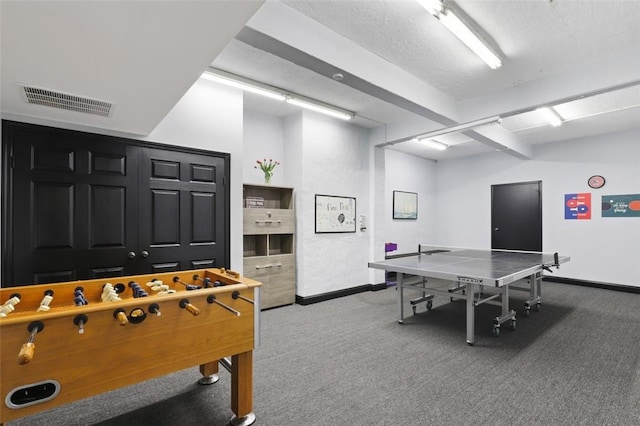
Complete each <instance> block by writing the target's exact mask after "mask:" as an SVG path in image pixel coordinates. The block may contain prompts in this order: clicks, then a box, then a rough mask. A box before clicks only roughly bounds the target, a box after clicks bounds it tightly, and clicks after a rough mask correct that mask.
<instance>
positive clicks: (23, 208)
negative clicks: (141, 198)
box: [4, 125, 138, 285]
mask: <svg viewBox="0 0 640 426" xmlns="http://www.w3.org/2000/svg"><path fill="white" fill-rule="evenodd" d="M4 130H5V131H7V130H8V131H9V132H10V133H11V135H10V137H11V140H13V141H15V143H13V144H12V146H11V148H12V152H11V158H12V167H11V169H12V171H13V174H12V178H11V180H12V188H11V191H10V192H11V196H10V198H9V202H10V203H11V206H10V211H11V218H12V221H11V223H12V226H11V229H10V230H9V232H10V233H11V234H10V241H11V245H10V246H9V247H7V251H8V252H9V253H10V256H11V258H12V262H11V264H12V265H11V268H10V269H11V271H10V272H11V273H12V276H10V277H9V278H8V282H10V283H13V284H14V285H22V284H32V283H46V282H57V281H70V280H75V279H85V278H100V277H106V276H116V275H129V274H132V273H135V272H136V270H137V264H136V259H135V258H133V259H132V258H130V257H129V256H128V254H129V253H130V252H131V251H132V250H135V248H136V245H137V235H136V232H137V230H136V224H135V223H136V221H135V219H136V211H137V207H136V202H137V188H138V181H137V169H136V163H137V155H138V151H137V149H132V148H131V147H128V146H126V145H124V144H120V143H109V141H105V140H104V138H103V137H99V136H96V135H90V134H81V133H79V132H70V131H65V130H59V129H51V128H47V127H40V126H26V125H25V126H19V125H18V126H12V127H10V128H6V127H5V129H4ZM5 136H6V135H5ZM5 265H6V263H5Z"/></svg>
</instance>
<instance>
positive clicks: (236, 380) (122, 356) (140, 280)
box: [0, 268, 261, 425]
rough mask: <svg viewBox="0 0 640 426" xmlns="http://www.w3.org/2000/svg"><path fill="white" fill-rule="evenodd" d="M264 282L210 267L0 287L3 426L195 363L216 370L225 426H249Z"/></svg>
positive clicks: (210, 376) (205, 380)
mask: <svg viewBox="0 0 640 426" xmlns="http://www.w3.org/2000/svg"><path fill="white" fill-rule="evenodd" d="M260 285H261V284H260V283H259V282H258V281H255V280H251V279H249V278H246V277H241V276H240V275H239V274H238V273H236V272H233V271H229V270H225V269H215V268H213V269H205V270H192V271H179V272H171V273H162V274H155V275H135V276H129V277H117V278H109V279H95V280H86V281H72V282H65V283H56V284H38V285H29V286H22V287H8V288H2V289H0V336H1V338H0V389H1V392H2V395H1V396H2V399H3V401H2V404H1V407H2V408H1V409H0V425H1V424H2V423H4V422H8V421H11V420H14V419H17V418H20V417H25V416H28V415H31V414H35V413H37V412H40V411H44V410H48V409H50V408H53V407H57V406H60V405H63V404H67V403H70V402H73V401H76V400H79V399H82V398H86V397H89V396H93V395H97V394H100V393H103V392H107V391H110V390H114V389H118V388H121V387H124V386H128V385H131V384H134V383H138V382H142V381H145V380H149V379H152V378H154V377H159V376H163V375H166V374H169V373H171V372H174V371H178V370H181V369H185V368H189V367H194V366H197V365H199V367H200V373H201V374H202V376H203V377H202V378H201V379H200V380H199V383H201V384H212V383H215V382H216V381H217V380H218V378H219V377H218V375H217V373H218V365H219V364H221V365H223V366H224V367H226V368H227V369H228V370H229V371H230V372H231V410H232V411H233V413H234V415H233V417H232V418H231V424H232V425H249V424H252V423H253V422H254V421H255V415H254V413H253V349H254V347H255V346H257V345H258V343H259V325H260V324H259V322H260ZM105 365H109V374H104V368H105Z"/></svg>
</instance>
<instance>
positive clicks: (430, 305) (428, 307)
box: [427, 300, 433, 311]
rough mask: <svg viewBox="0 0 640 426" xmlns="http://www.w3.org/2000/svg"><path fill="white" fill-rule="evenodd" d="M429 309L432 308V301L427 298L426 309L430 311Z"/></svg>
mask: <svg viewBox="0 0 640 426" xmlns="http://www.w3.org/2000/svg"><path fill="white" fill-rule="evenodd" d="M431 309H433V302H432V301H431V300H429V301H428V302H427V311H430V310H431Z"/></svg>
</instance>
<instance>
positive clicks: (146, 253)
mask: <svg viewBox="0 0 640 426" xmlns="http://www.w3.org/2000/svg"><path fill="white" fill-rule="evenodd" d="M140 256H142V257H149V252H148V251H146V250H142V251H141V252H140Z"/></svg>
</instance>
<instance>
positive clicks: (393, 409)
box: [10, 282, 640, 426]
mask: <svg viewBox="0 0 640 426" xmlns="http://www.w3.org/2000/svg"><path fill="white" fill-rule="evenodd" d="M395 296H396V291H395V289H394V288H389V289H386V290H382V291H377V292H368V293H360V294H357V295H353V296H348V297H343V298H340V299H335V300H331V301H327V302H321V303H317V304H313V305H308V306H300V305H293V306H286V307H281V308H277V309H272V310H268V311H264V312H263V313H262V327H261V330H262V344H261V346H260V347H259V348H258V349H257V350H256V351H255V353H254V412H255V414H256V416H257V421H256V423H255V424H256V425H269V426H271V425H274V426H275V425H285V424H289V425H303V424H304V425H336V424H345V425H385V426H386V425H389V426H391V425H400V424H402V425H424V424H435V425H471V424H473V425H478V424H480V425H484V424H486V425H539V424H544V425H640V371H639V366H640V365H639V364H640V295H638V294H630V293H623V292H615V291H611V290H602V289H595V288H587V287H578V286H573V285H567V284H558V283H552V282H545V283H543V305H542V309H541V311H540V312H531V315H530V317H528V318H527V317H525V316H524V315H522V311H521V309H519V307H520V306H521V303H520V302H521V300H523V299H522V298H524V293H523V294H522V298H519V296H520V295H519V294H518V293H516V292H512V296H513V299H512V300H513V301H514V302H513V305H512V306H515V307H517V308H518V309H519V310H518V313H519V314H520V315H519V316H518V322H517V329H516V330H515V331H509V330H507V329H504V330H502V332H501V335H500V336H499V337H493V336H492V335H491V319H492V317H494V316H495V315H496V314H497V312H498V310H499V308H497V307H495V306H491V305H482V306H480V307H478V308H477V311H476V344H475V346H473V347H471V346H468V345H467V344H466V343H465V317H464V312H465V311H464V310H465V306H464V302H456V303H448V302H449V300H448V299H447V298H438V297H436V300H435V302H434V309H433V310H432V311H431V312H424V308H422V307H421V308H419V310H418V314H417V315H415V316H411V317H409V318H408V319H406V320H405V323H404V324H402V325H401V324H398V323H397V318H396V305H395ZM407 296H409V297H411V293H410V292H408V294H407ZM406 312H408V313H409V314H410V312H411V310H410V308H409V309H408V310H407V311H406ZM105 374H109V371H108V369H107V370H106V371H105ZM220 376H221V379H220V381H219V382H218V383H217V384H214V385H211V386H202V385H198V384H197V383H196V382H197V380H198V378H199V377H200V375H199V373H198V369H197V367H195V368H192V369H188V370H184V371H179V372H177V373H174V374H170V375H168V376H164V377H161V378H158V379H155V380H151V381H147V382H144V383H141V384H138V385H135V386H131V387H127V388H124V389H119V390H117V391H113V392H109V393H106V394H103V395H100V396H97V397H92V398H88V399H85V400H82V401H78V402H76V403H73V404H68V405H66V406H63V407H59V408H56V409H53V410H49V411H47V412H45V413H41V414H38V415H34V416H30V417H25V418H23V419H20V420H17V421H14V422H11V423H10V425H11V426H18V425H47V426H56V425H65V426H70V425H101V426H116V425H214V426H215V425H225V424H227V423H228V421H229V419H230V418H231V416H232V414H233V413H232V412H231V410H230V408H229V407H230V390H229V374H228V373H227V371H226V370H224V369H222V368H221V372H220Z"/></svg>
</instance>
